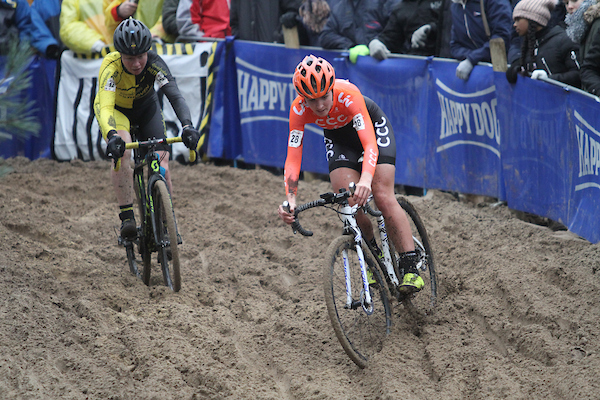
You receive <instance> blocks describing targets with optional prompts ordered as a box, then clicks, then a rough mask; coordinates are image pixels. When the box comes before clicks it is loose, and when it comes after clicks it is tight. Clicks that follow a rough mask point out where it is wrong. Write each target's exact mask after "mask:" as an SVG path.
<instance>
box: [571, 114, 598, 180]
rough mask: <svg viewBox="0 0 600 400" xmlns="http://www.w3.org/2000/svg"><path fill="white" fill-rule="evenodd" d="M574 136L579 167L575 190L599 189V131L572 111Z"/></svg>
mask: <svg viewBox="0 0 600 400" xmlns="http://www.w3.org/2000/svg"><path fill="white" fill-rule="evenodd" d="M574 116H575V136H576V139H577V144H578V146H577V151H578V153H579V168H578V170H577V171H578V174H577V178H578V179H577V185H575V191H579V190H583V189H588V188H596V189H600V183H599V182H600V179H599V178H598V172H599V170H600V132H598V131H597V130H596V129H594V128H593V127H592V126H591V125H590V124H589V123H588V122H587V121H586V120H585V119H583V117H582V116H581V115H580V114H579V113H578V112H577V111H574Z"/></svg>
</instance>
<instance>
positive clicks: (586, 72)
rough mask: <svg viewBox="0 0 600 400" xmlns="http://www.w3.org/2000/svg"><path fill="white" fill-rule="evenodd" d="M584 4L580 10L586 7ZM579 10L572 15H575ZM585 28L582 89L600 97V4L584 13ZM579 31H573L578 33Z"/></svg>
mask: <svg viewBox="0 0 600 400" xmlns="http://www.w3.org/2000/svg"><path fill="white" fill-rule="evenodd" d="M586 6H587V4H586V2H583V3H582V4H581V6H580V9H581V8H583V7H586ZM578 11H579V9H578V10H577V11H576V12H574V13H573V14H572V15H575V14H576V13H577V12H578ZM583 19H584V22H585V27H584V28H582V32H583V34H582V35H581V36H579V37H581V46H580V47H581V48H580V50H579V59H580V60H582V64H581V84H582V88H583V89H584V90H585V91H587V92H589V93H591V94H593V95H596V96H600V3H595V4H591V5H589V6H587V7H586V11H585V13H583ZM576 31H577V30H575V29H574V30H573V32H576Z"/></svg>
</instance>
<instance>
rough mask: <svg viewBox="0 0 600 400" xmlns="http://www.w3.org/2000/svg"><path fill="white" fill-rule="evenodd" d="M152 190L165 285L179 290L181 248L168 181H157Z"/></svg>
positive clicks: (159, 254) (159, 258) (158, 249)
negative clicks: (179, 246)
mask: <svg viewBox="0 0 600 400" xmlns="http://www.w3.org/2000/svg"><path fill="white" fill-rule="evenodd" d="M152 191H153V193H152V195H153V198H154V213H155V214H154V216H155V221H156V230H157V232H158V237H159V238H160V243H159V245H158V246H157V251H158V261H159V262H160V265H161V268H162V273H163V279H164V282H165V285H167V286H168V287H169V288H171V290H173V291H174V292H178V291H179V290H180V289H181V277H180V274H179V248H178V241H177V230H176V228H175V214H174V213H173V204H172V203H171V195H170V194H169V190H168V189H167V185H166V183H165V182H164V181H161V180H159V181H156V183H155V184H154V185H153V187H152Z"/></svg>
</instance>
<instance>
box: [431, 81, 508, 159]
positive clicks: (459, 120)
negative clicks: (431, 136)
mask: <svg viewBox="0 0 600 400" xmlns="http://www.w3.org/2000/svg"><path fill="white" fill-rule="evenodd" d="M436 85H437V96H438V100H439V104H440V111H441V124H440V125H441V128H440V138H439V139H440V142H441V145H440V146H438V147H437V151H438V152H442V151H445V150H447V149H449V148H452V147H455V146H478V147H482V148H484V149H487V150H489V151H490V152H492V153H494V154H495V155H496V157H498V158H500V136H501V132H500V123H499V121H498V117H497V114H496V108H497V104H498V100H497V99H496V87H495V86H493V85H492V86H490V87H489V88H487V89H484V90H480V91H478V92H474V93H460V92H457V91H455V90H452V89H450V88H449V87H447V86H446V85H444V84H443V83H442V82H441V81H440V80H439V79H438V80H436Z"/></svg>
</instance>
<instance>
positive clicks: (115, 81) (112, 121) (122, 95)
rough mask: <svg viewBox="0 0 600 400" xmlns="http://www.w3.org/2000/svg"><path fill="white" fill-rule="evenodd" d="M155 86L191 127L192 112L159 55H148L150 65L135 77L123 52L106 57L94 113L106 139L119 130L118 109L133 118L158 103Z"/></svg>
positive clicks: (99, 81) (99, 79)
mask: <svg viewBox="0 0 600 400" xmlns="http://www.w3.org/2000/svg"><path fill="white" fill-rule="evenodd" d="M155 83H156V85H157V86H158V88H159V89H161V90H162V91H163V92H164V93H165V95H166V96H167V98H168V99H169V102H170V103H171V105H172V106H173V110H175V113H176V114H177V118H178V119H179V121H180V122H181V125H182V126H184V125H191V124H192V121H191V114H190V109H189V107H188V106H187V104H186V102H185V100H184V98H183V96H182V95H181V93H180V92H179V88H178V87H177V83H176V82H175V78H173V76H172V75H171V72H170V71H169V68H168V67H167V64H166V63H165V61H164V60H163V59H162V58H161V57H160V56H159V55H158V54H156V52H154V51H149V52H148V62H147V63H146V67H145V68H144V71H143V72H142V73H141V74H139V75H133V74H131V73H129V72H128V71H127V70H126V69H125V67H124V66H123V62H122V61H121V53H119V52H112V53H110V54H107V55H106V57H104V60H103V62H102V65H101V66H100V74H99V78H98V93H97V94H96V99H95V101H94V111H95V113H96V118H97V119H98V123H99V125H100V129H101V130H102V135H103V136H104V137H105V138H106V135H107V133H108V132H109V131H110V130H111V129H114V130H117V124H116V118H115V110H117V111H120V112H122V113H123V114H125V115H127V116H129V115H134V113H135V111H136V110H140V111H141V110H143V109H146V108H147V107H148V106H149V102H153V103H154V102H156V103H158V96H157V95H156V91H155V89H154V87H155Z"/></svg>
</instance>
